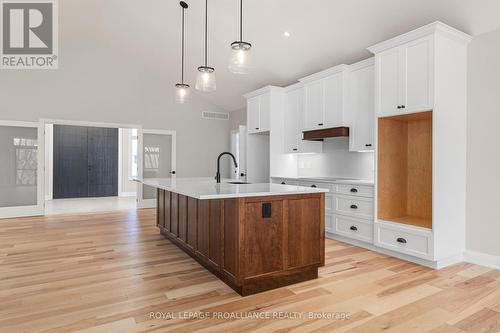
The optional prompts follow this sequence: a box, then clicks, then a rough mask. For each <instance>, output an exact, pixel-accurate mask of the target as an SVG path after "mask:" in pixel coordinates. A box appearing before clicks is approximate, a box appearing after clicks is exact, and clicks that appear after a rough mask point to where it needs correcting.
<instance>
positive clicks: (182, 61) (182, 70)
mask: <svg viewBox="0 0 500 333" xmlns="http://www.w3.org/2000/svg"><path fill="white" fill-rule="evenodd" d="M184 11H185V8H184V7H182V51H181V59H182V60H181V63H182V65H181V83H182V84H184Z"/></svg>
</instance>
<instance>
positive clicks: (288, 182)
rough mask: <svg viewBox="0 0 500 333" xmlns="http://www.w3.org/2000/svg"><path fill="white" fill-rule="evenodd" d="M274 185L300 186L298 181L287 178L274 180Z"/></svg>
mask: <svg viewBox="0 0 500 333" xmlns="http://www.w3.org/2000/svg"><path fill="white" fill-rule="evenodd" d="M273 183H274V184H282V185H299V182H298V181H296V180H291V179H285V178H273Z"/></svg>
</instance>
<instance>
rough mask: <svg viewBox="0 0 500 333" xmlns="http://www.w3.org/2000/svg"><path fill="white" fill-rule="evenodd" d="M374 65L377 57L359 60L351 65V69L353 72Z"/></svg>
mask: <svg viewBox="0 0 500 333" xmlns="http://www.w3.org/2000/svg"><path fill="white" fill-rule="evenodd" d="M374 65H375V57H371V58H368V59H365V60H361V61H358V62H357V63H355V64H352V65H349V71H350V72H352V71H355V70H358V69H362V68H365V67H370V66H374Z"/></svg>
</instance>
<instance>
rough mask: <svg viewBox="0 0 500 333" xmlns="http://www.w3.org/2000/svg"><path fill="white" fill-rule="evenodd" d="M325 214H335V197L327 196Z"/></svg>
mask: <svg viewBox="0 0 500 333" xmlns="http://www.w3.org/2000/svg"><path fill="white" fill-rule="evenodd" d="M325 212H326V213H327V214H333V195H331V194H328V193H327V194H325Z"/></svg>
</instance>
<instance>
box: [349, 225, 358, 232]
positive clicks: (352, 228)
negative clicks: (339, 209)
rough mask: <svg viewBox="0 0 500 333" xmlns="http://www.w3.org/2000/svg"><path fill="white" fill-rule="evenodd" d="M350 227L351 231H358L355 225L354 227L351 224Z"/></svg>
mask: <svg viewBox="0 0 500 333" xmlns="http://www.w3.org/2000/svg"><path fill="white" fill-rule="evenodd" d="M350 229H351V230H352V231H358V228H357V227H355V226H351V228H350Z"/></svg>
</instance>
